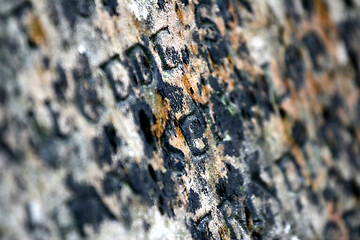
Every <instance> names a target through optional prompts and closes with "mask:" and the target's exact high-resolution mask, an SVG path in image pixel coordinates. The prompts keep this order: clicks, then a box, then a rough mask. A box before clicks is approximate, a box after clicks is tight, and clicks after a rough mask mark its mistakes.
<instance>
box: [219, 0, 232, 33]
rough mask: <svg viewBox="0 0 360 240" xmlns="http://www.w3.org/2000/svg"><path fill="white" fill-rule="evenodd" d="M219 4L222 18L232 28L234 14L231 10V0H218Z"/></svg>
mask: <svg viewBox="0 0 360 240" xmlns="http://www.w3.org/2000/svg"><path fill="white" fill-rule="evenodd" d="M217 5H218V7H219V10H220V14H221V16H222V18H223V19H224V22H225V26H226V27H227V28H230V23H232V22H234V16H233V15H232V14H231V12H230V11H229V0H218V1H217Z"/></svg>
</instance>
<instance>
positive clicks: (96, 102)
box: [76, 77, 103, 122]
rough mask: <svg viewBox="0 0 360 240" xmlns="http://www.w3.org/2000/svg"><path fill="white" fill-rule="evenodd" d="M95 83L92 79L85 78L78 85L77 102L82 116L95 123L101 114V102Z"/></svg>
mask: <svg viewBox="0 0 360 240" xmlns="http://www.w3.org/2000/svg"><path fill="white" fill-rule="evenodd" d="M97 88H98V87H97V82H96V80H95V79H94V78H93V77H87V78H85V79H83V80H82V81H80V82H79V83H78V87H77V95H76V97H77V102H78V106H79V108H80V110H81V112H82V113H83V114H84V116H85V117H86V118H87V119H88V120H90V121H92V122H97V121H98V120H99V119H100V117H101V114H102V112H103V102H102V100H101V99H100V97H99V93H98V89H97Z"/></svg>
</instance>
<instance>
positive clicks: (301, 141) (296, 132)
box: [291, 121, 307, 147]
mask: <svg viewBox="0 0 360 240" xmlns="http://www.w3.org/2000/svg"><path fill="white" fill-rule="evenodd" d="M291 133H292V137H293V138H294V141H295V143H296V144H297V145H298V146H299V147H303V146H304V145H305V143H306V140H307V132H306V128H305V126H304V123H302V122H300V121H296V122H295V123H294V125H293V127H292V130H291Z"/></svg>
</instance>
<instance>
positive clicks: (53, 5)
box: [47, 1, 60, 26]
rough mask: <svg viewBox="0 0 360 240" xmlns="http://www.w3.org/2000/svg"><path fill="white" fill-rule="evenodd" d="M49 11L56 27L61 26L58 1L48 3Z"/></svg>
mask: <svg viewBox="0 0 360 240" xmlns="http://www.w3.org/2000/svg"><path fill="white" fill-rule="evenodd" d="M47 9H48V11H49V18H50V20H51V21H52V23H53V24H54V25H55V26H59V23H60V18H59V11H58V8H57V1H49V2H47Z"/></svg>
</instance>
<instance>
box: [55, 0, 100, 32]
mask: <svg viewBox="0 0 360 240" xmlns="http://www.w3.org/2000/svg"><path fill="white" fill-rule="evenodd" d="M61 7H62V12H63V14H64V16H65V18H66V20H67V21H68V23H69V26H70V27H71V28H72V29H74V28H75V24H76V23H77V20H78V16H79V15H81V16H82V17H90V16H91V14H92V13H93V12H94V10H95V2H94V0H62V1H61Z"/></svg>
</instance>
